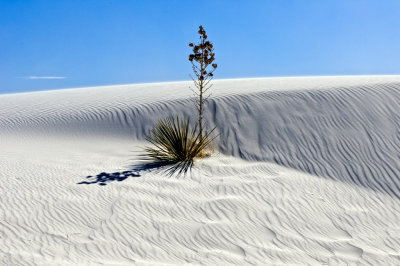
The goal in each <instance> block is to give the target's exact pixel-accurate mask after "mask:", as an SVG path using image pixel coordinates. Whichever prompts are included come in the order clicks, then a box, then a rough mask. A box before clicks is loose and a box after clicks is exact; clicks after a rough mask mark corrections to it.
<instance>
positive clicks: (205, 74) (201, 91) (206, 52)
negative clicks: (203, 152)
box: [189, 26, 217, 139]
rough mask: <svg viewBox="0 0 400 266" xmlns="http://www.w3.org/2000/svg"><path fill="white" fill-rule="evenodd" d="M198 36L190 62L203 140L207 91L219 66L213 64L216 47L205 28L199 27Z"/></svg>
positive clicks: (191, 45)
mask: <svg viewBox="0 0 400 266" xmlns="http://www.w3.org/2000/svg"><path fill="white" fill-rule="evenodd" d="M198 34H199V35H200V38H199V39H200V40H199V42H198V43H196V44H194V43H192V42H191V43H189V46H190V47H193V53H192V54H190V55H189V61H190V62H191V63H192V69H193V72H194V75H195V77H193V76H190V77H191V78H192V80H193V83H194V86H195V87H196V90H193V92H194V93H195V94H196V96H197V97H198V98H197V100H196V108H197V111H198V127H199V133H200V136H199V138H200V139H202V138H203V111H204V103H205V101H206V100H207V98H208V97H209V94H208V95H207V91H208V90H209V89H210V88H211V86H212V84H210V82H211V80H212V79H213V76H214V74H213V73H214V71H215V70H216V69H217V64H215V63H213V62H214V60H215V53H214V46H213V44H212V43H211V42H210V41H208V40H207V34H206V31H205V30H204V28H203V26H199V31H198Z"/></svg>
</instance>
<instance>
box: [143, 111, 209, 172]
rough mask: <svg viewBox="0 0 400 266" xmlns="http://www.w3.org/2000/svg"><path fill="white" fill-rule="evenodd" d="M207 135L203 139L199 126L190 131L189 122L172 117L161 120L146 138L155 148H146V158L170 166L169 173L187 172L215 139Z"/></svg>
mask: <svg viewBox="0 0 400 266" xmlns="http://www.w3.org/2000/svg"><path fill="white" fill-rule="evenodd" d="M212 132H213V130H211V131H210V132H208V133H206V134H205V135H204V136H202V137H201V135H200V132H199V131H198V130H197V125H196V126H195V127H193V129H191V130H190V129H189V120H183V119H179V118H178V117H176V119H173V118H171V117H169V118H166V119H163V120H160V121H159V122H158V123H157V125H156V126H155V127H154V128H153V129H152V131H151V134H150V135H149V136H148V137H146V140H147V141H149V142H150V143H151V144H153V145H154V147H145V149H144V150H145V153H146V154H145V157H146V159H148V160H152V161H153V162H156V163H160V164H161V165H169V166H170V167H169V168H168V170H169V172H170V173H171V174H172V173H174V172H179V173H182V172H186V171H187V170H188V169H189V168H191V167H192V165H193V160H194V158H195V157H198V156H199V155H200V154H201V153H202V152H203V151H204V148H205V147H207V146H208V145H209V144H210V143H211V141H212V140H213V138H210V134H211V133H212Z"/></svg>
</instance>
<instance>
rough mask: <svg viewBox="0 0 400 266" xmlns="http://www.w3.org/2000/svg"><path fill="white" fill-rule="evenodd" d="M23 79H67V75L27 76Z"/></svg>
mask: <svg viewBox="0 0 400 266" xmlns="http://www.w3.org/2000/svg"><path fill="white" fill-rule="evenodd" d="M22 78H23V79H66V78H67V77H61V76H27V77H22Z"/></svg>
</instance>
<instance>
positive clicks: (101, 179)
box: [78, 162, 191, 186]
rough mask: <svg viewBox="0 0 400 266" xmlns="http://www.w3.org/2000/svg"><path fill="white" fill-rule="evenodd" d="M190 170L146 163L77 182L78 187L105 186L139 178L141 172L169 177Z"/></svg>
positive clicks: (156, 163)
mask: <svg viewBox="0 0 400 266" xmlns="http://www.w3.org/2000/svg"><path fill="white" fill-rule="evenodd" d="M190 168H191V166H190V167H187V166H183V165H171V164H167V163H160V162H147V163H141V164H136V165H133V166H132V169H131V170H128V171H122V172H113V173H106V172H101V173H99V174H97V175H95V176H92V175H88V176H86V180H85V181H82V182H79V183H78V185H83V184H84V185H91V184H98V185H100V186H106V185H107V184H108V183H111V182H115V181H117V182H121V181H124V180H125V179H127V178H130V177H140V176H141V173H142V172H155V173H165V174H167V175H169V176H172V175H173V174H174V173H178V174H182V173H186V172H187V171H188V170H189V169H190Z"/></svg>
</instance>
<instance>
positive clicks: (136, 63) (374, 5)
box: [0, 0, 400, 93]
mask: <svg viewBox="0 0 400 266" xmlns="http://www.w3.org/2000/svg"><path fill="white" fill-rule="evenodd" d="M399 18H400V1H399V0H385V1H377V0H373V1H372V0H324V1H321V0H285V1H279V0H262V1H235V0H231V1H225V0H203V1H191V0H187V1H186V0H185V1H183V0H182V1H173V0H169V1H161V0H160V1H151V0H148V1H143V0H142V1H122V0H121V1H118V0H115V1H102V0H93V1H89V0H88V1H78V0H65V1H62V0H57V1H24V0H20V1H16V0H10V1H4V0H0V93H11V92H23V91H33V90H48V89H59V88H71V87H84V86H96V85H112V84H125V83H141V82H161V81H176V80H189V74H190V73H191V66H190V62H189V61H188V59H187V58H188V54H189V53H190V48H189V47H188V46H187V44H188V43H189V42H191V41H195V40H197V38H198V37H197V34H196V32H197V28H198V25H200V24H201V25H203V26H204V27H205V29H206V31H207V33H208V36H209V39H210V40H211V41H212V42H213V43H214V47H215V53H216V63H218V69H217V71H216V72H215V77H216V78H238V77H267V76H302V75H363V74H400V19H399Z"/></svg>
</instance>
